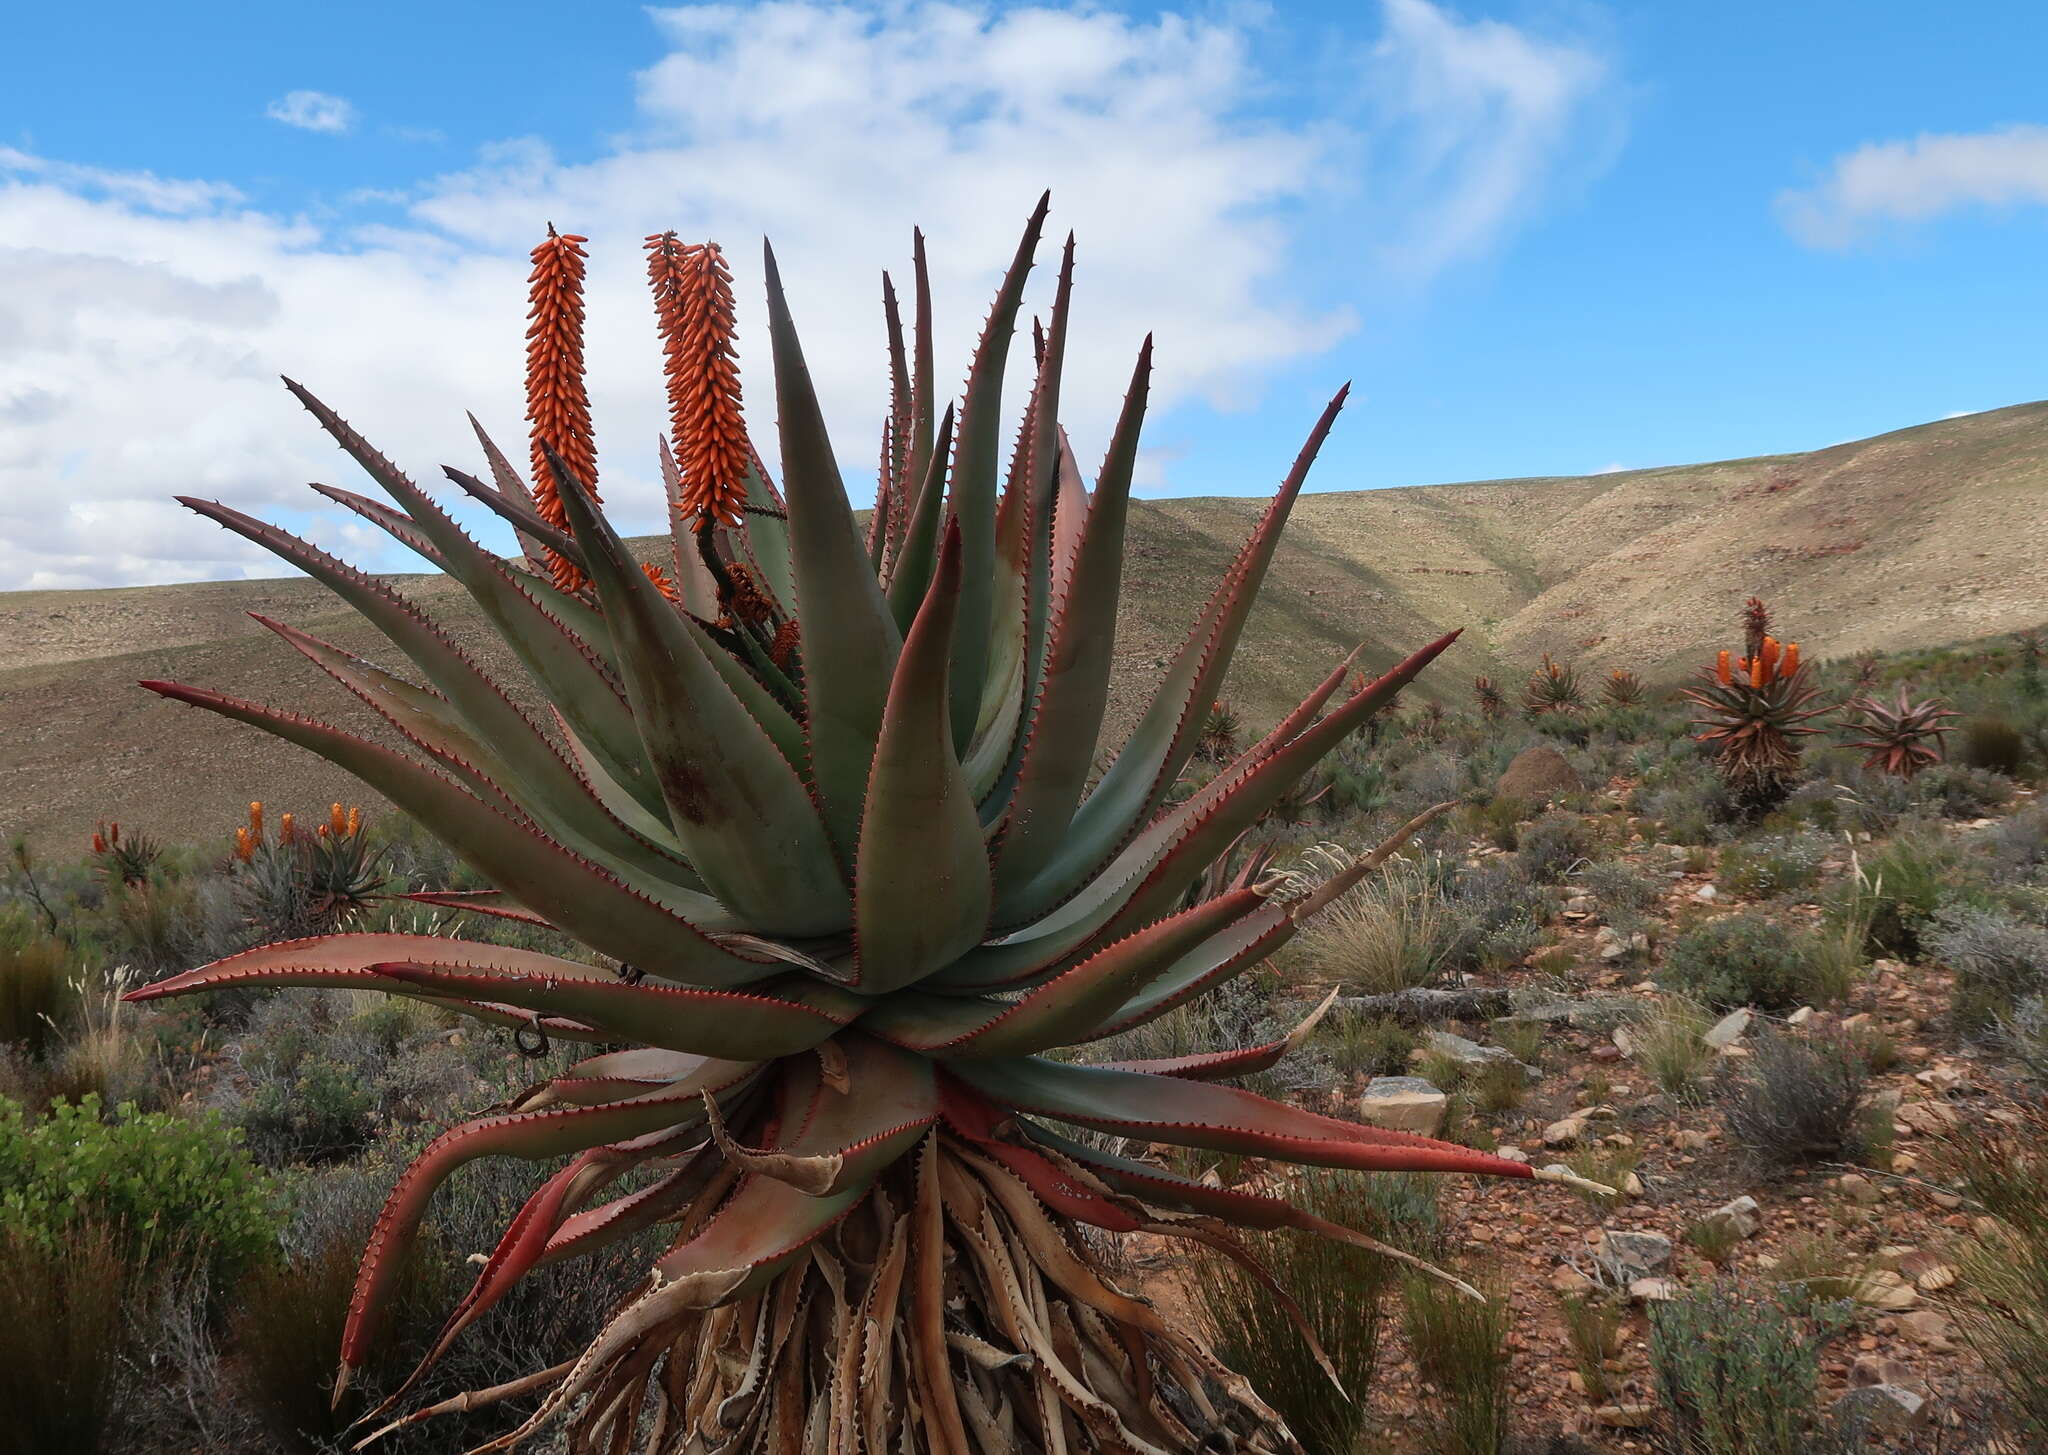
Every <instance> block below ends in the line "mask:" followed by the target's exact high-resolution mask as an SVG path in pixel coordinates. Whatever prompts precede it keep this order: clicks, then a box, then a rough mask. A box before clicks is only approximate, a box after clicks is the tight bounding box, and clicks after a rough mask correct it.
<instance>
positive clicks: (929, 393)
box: [904, 228, 952, 598]
mask: <svg viewBox="0 0 2048 1455" xmlns="http://www.w3.org/2000/svg"><path fill="white" fill-rule="evenodd" d="M910 261H911V272H912V275H913V276H912V288H913V292H914V293H915V295H916V302H917V317H916V319H915V321H914V322H913V323H912V325H911V339H910V438H909V450H908V453H907V455H906V458H905V465H904V479H905V481H906V482H907V483H908V485H909V488H910V489H911V490H912V491H913V492H921V491H922V490H923V488H924V487H925V485H926V484H927V483H930V482H932V481H935V480H938V481H942V480H943V478H944V477H943V475H940V476H932V475H931V474H930V473H929V471H930V469H931V462H932V460H933V459H934V458H936V459H940V460H944V459H945V458H946V456H947V453H948V445H947V443H946V442H945V441H941V442H939V444H938V445H937V447H936V449H934V446H933V443H932V419H933V417H934V416H935V415H936V414H937V412H938V410H937V405H936V403H935V395H936V393H937V391H936V390H935V388H934V387H933V379H934V374H933V372H932V279H931V270H930V268H928V267H927V266H926V264H925V256H924V233H923V232H922V231H921V230H919V229H917V228H912V229H911V233H910ZM951 411H952V406H951V405H948V406H947V412H948V413H951ZM950 433H951V432H950V431H948V434H949V435H950ZM940 468H941V469H942V470H943V469H944V467H943V466H941V467H940ZM904 504H905V505H906V506H907V507H915V506H916V505H919V504H922V495H921V494H920V495H919V498H918V499H917V500H916V501H911V500H906V501H905V502H904ZM905 520H906V523H907V520H908V516H906V517H905ZM932 539H933V541H934V542H936V540H937V537H936V536H934V537H933V538H932ZM922 594H923V593H921V592H920V593H919V596H920V598H921V597H922Z"/></svg>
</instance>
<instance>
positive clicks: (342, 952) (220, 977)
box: [125, 934, 596, 1002]
mask: <svg viewBox="0 0 2048 1455" xmlns="http://www.w3.org/2000/svg"><path fill="white" fill-rule="evenodd" d="M388 961H407V962H417V963H419V964H423V965H441V966H445V967H448V968H450V969H469V970H475V971H477V972H478V973H479V974H482V975H542V976H545V975H590V974H594V973H596V972H595V971H593V970H592V969H591V967H590V966H588V965H584V964H579V963H578V962H577V961H575V960H564V959H562V958H561V957H560V956H558V955H545V954H542V953H541V952H540V951H538V950H516V949H513V948H512V947H511V946H509V945H489V944H484V943H481V942H479V941H474V940H451V939H448V938H447V937H446V936H443V935H402V934H341V935H314V936H311V937H310V938H307V939H301V940H279V941H278V942H277V943H275V944H270V945H258V946H257V947H256V948H255V949H253V950H244V951H242V952H241V953H240V954H237V955H229V956H227V957H225V958H224V959H220V960H215V961H213V962H212V963H211V964H207V965H201V966H199V967H198V968H197V969H195V970H187V971H185V972H184V973H183V974H180V975H171V976H167V977H165V978H164V979H162V980H157V981H153V982H151V983H150V984H148V985H144V986H141V987H140V988H138V989H136V990H132V991H130V992H129V993H128V995H127V996H126V997H125V999H128V1000H131V1001H138V1002H140V1001H146V1000H160V999H162V998H163V997H165V996H167V995H189V994H191V993H192V992H194V991H199V990H221V989H225V988H227V987H229V986H235V985H244V986H247V985H278V986H281V985H338V984H348V985H362V986H364V987H365V988H369V989H378V990H396V989H397V988H398V985H397V983H396V982H393V981H388V980H385V979H384V977H382V976H378V975H376V974H375V967H376V966H378V965H381V964H384V963H386V962H388ZM337 972H343V973H347V974H349V975H351V976H355V977H362V976H365V975H367V976H369V977H371V978H369V979H362V978H355V979H349V980H345V981H344V980H331V979H326V978H322V977H326V976H330V975H333V974H335V973H337Z"/></svg>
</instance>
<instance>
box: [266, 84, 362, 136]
mask: <svg viewBox="0 0 2048 1455" xmlns="http://www.w3.org/2000/svg"><path fill="white" fill-rule="evenodd" d="M263 114H264V115H265V116H267V117H269V118H270V119H271V120H272V121H281V122H283V123H284V124H285V125H286V126H296V127H298V128H299V130H301V131H324V132H328V133H330V134H337V135H338V134H339V133H341V132H344V131H347V130H348V129H349V128H350V127H352V126H354V125H355V122H356V109H355V107H354V106H353V105H351V104H350V103H349V102H347V101H345V100H343V99H342V98H341V97H339V96H329V95H328V94H327V93H326V92H325V91H287V92H285V93H284V95H282V96H280V97H278V98H277V99H276V100H275V101H273V102H271V103H270V104H269V105H268V106H266V107H264V108H263Z"/></svg>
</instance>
